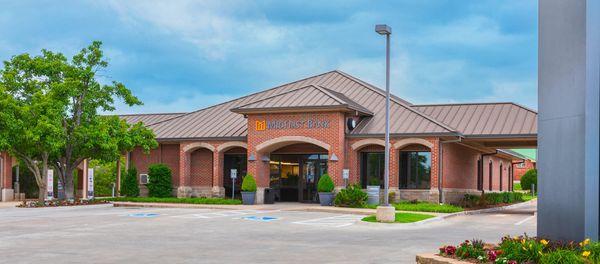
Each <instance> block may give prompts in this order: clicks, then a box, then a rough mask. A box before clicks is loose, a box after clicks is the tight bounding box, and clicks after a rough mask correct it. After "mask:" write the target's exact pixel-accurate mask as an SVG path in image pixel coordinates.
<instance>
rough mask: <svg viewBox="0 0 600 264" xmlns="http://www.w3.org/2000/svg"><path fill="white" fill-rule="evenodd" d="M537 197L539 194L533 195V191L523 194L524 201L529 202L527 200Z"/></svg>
mask: <svg viewBox="0 0 600 264" xmlns="http://www.w3.org/2000/svg"><path fill="white" fill-rule="evenodd" d="M535 198H537V195H535V196H534V195H531V193H524V194H523V201H525V202H527V201H531V200H533V199H535Z"/></svg>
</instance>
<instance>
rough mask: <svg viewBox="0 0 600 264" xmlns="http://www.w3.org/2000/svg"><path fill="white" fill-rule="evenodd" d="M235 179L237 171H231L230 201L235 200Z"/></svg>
mask: <svg viewBox="0 0 600 264" xmlns="http://www.w3.org/2000/svg"><path fill="white" fill-rule="evenodd" d="M236 178H237V169H231V180H232V181H233V183H232V184H231V186H232V187H231V199H235V179H236Z"/></svg>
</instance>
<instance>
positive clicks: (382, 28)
mask: <svg viewBox="0 0 600 264" xmlns="http://www.w3.org/2000/svg"><path fill="white" fill-rule="evenodd" d="M375 32H377V33H379V34H380V35H391V34H392V28H391V27H390V26H388V25H385V24H383V25H375Z"/></svg>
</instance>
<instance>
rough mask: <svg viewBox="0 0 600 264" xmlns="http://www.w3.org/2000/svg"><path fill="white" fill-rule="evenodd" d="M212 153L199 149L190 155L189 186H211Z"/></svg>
mask: <svg viewBox="0 0 600 264" xmlns="http://www.w3.org/2000/svg"><path fill="white" fill-rule="evenodd" d="M212 181H213V153H212V151H210V150H208V149H205V148H200V149H197V150H194V151H193V152H192V153H191V155H190V184H189V185H190V186H212Z"/></svg>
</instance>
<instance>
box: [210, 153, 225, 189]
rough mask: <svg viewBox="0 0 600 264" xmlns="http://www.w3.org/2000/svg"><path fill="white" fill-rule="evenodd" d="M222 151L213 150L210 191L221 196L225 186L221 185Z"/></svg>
mask: <svg viewBox="0 0 600 264" xmlns="http://www.w3.org/2000/svg"><path fill="white" fill-rule="evenodd" d="M223 156H224V155H223V152H221V151H218V150H215V151H214V152H213V179H212V193H213V196H216V197H223V196H224V195H225V188H224V187H223Z"/></svg>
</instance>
